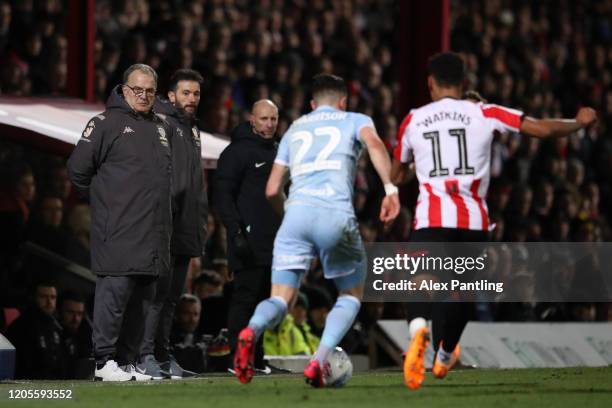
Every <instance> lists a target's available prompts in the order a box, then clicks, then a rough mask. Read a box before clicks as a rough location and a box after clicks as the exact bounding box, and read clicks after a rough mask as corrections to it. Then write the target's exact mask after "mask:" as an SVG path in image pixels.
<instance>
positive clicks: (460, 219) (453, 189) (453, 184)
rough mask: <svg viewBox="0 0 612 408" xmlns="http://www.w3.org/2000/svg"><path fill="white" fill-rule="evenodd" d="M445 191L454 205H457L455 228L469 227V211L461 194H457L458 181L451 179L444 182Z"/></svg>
mask: <svg viewBox="0 0 612 408" xmlns="http://www.w3.org/2000/svg"><path fill="white" fill-rule="evenodd" d="M444 187H445V188H446V192H447V193H448V195H449V196H450V198H451V200H453V203H455V207H457V228H463V229H469V228H470V212H469V211H468V208H467V206H466V205H465V201H464V200H463V197H461V194H459V182H458V181H457V180H454V179H451V180H446V181H445V182H444Z"/></svg>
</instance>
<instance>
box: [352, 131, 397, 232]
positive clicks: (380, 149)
mask: <svg viewBox="0 0 612 408" xmlns="http://www.w3.org/2000/svg"><path fill="white" fill-rule="evenodd" d="M359 135H360V136H361V140H363V141H364V143H365V144H366V147H367V149H368V153H369V154H370V160H371V161H372V164H373V165H374V168H375V169H376V172H377V173H378V176H379V177H380V179H381V181H382V182H383V184H384V186H385V193H386V196H385V198H384V199H383V202H382V204H381V206H380V220H381V221H382V222H383V223H385V225H389V224H390V223H391V222H393V220H395V218H396V217H397V215H398V214H399V210H400V204H399V196H398V191H397V187H395V185H393V184H392V183H391V160H390V159H389V154H388V153H387V149H386V147H385V145H384V143H383V142H382V140H380V138H379V137H378V135H377V134H376V131H375V130H374V129H372V128H371V127H364V128H363V129H361V131H360V133H359Z"/></svg>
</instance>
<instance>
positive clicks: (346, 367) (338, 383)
mask: <svg viewBox="0 0 612 408" xmlns="http://www.w3.org/2000/svg"><path fill="white" fill-rule="evenodd" d="M327 362H328V363H329V369H328V370H327V372H326V373H325V386H327V387H344V386H345V385H346V383H347V382H348V381H349V380H350V379H351V377H352V375H353V363H352V362H351V359H350V358H349V356H348V354H346V352H345V351H344V350H342V348H340V347H336V348H335V349H334V350H332V351H331V352H330V353H329V356H328V357H327Z"/></svg>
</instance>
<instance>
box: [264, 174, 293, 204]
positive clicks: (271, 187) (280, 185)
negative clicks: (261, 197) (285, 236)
mask: <svg viewBox="0 0 612 408" xmlns="http://www.w3.org/2000/svg"><path fill="white" fill-rule="evenodd" d="M288 170H289V169H288V168H287V167H286V166H283V165H282V164H278V163H274V165H273V166H272V171H271V172H270V177H268V184H267V185H266V198H267V199H268V200H269V201H270V204H272V207H273V208H274V211H276V212H277V213H279V214H280V215H283V214H284V212H285V209H284V207H285V200H286V199H287V196H285V191H284V188H285V183H286V182H287V179H288V177H287V176H288V174H289V171H288Z"/></svg>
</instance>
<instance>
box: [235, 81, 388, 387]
mask: <svg viewBox="0 0 612 408" xmlns="http://www.w3.org/2000/svg"><path fill="white" fill-rule="evenodd" d="M312 96H313V100H312V101H311V103H310V104H311V107H312V108H313V111H312V112H311V113H309V114H307V115H304V116H302V117H301V118H299V119H297V120H296V121H295V122H293V124H292V125H291V127H290V128H289V129H288V130H287V132H286V133H285V135H284V137H283V139H282V140H281V143H280V146H279V149H278V153H277V156H276V160H275V163H274V166H273V168H272V172H271V174H270V178H269V179H268V184H267V186H266V196H267V197H268V199H269V200H270V201H271V203H272V205H273V206H274V208H275V209H276V210H277V211H278V212H279V213H281V214H282V213H283V212H284V218H283V222H282V225H281V227H280V229H279V231H278V233H277V235H276V240H275V241H274V253H273V261H272V291H271V297H270V298H268V299H266V300H264V301H262V302H261V303H259V305H258V306H257V308H256V309H255V313H254V314H253V316H252V317H251V320H250V322H249V325H248V327H246V328H245V329H243V330H242V331H241V332H240V335H239V336H238V346H237V349H236V354H235V356H234V370H235V374H236V376H237V377H238V379H239V380H240V382H242V383H248V382H249V381H251V378H252V377H253V374H254V366H253V354H254V348H255V343H256V341H257V340H258V338H259V337H260V336H261V334H262V333H263V332H264V330H265V329H267V328H272V327H275V326H276V325H278V324H279V323H280V322H281V321H282V320H283V318H284V317H285V314H286V313H287V305H288V304H290V303H291V301H292V300H293V299H294V297H295V296H296V294H297V291H298V288H299V286H300V282H301V280H302V277H303V276H304V274H305V273H306V271H307V270H308V269H309V267H310V263H311V261H312V259H313V258H314V257H315V256H318V257H319V258H320V260H321V263H322V265H323V271H324V274H325V278H327V279H332V280H333V281H334V283H335V285H336V287H337V288H338V292H339V296H338V299H337V301H336V304H335V305H334V307H333V309H332V310H331V311H330V312H329V314H328V315H327V320H326V323H325V329H324V331H323V336H322V337H321V343H320V345H319V348H318V349H317V351H316V353H315V355H314V357H313V359H312V360H311V361H310V363H309V364H308V366H307V367H306V369H305V370H304V376H305V377H306V381H307V382H308V383H309V384H310V385H312V386H313V387H324V386H325V381H324V373H325V369H326V363H327V361H326V360H327V355H328V354H329V352H330V351H331V350H333V349H334V348H335V347H336V345H337V344H338V343H339V342H340V340H342V338H343V337H344V335H345V334H346V332H347V330H348V329H349V328H350V327H351V325H352V324H353V321H354V320H355V317H356V316H357V312H358V311H359V308H360V305H361V298H362V297H363V288H364V280H365V270H366V254H365V251H364V248H363V244H362V242H361V237H360V235H359V229H358V226H357V221H356V218H355V213H354V209H353V183H354V178H355V168H356V165H357V160H358V158H359V155H360V153H361V151H362V149H363V147H366V148H367V149H368V152H369V155H370V159H371V161H372V163H373V164H374V167H375V169H376V172H377V173H378V175H379V176H380V178H381V180H382V182H383V184H384V186H385V193H386V196H385V198H384V199H383V201H382V204H381V209H380V220H381V221H382V222H384V223H385V224H387V225H388V224H390V223H391V222H393V220H394V219H395V218H396V217H397V215H398V213H399V208H400V204H399V198H398V194H397V187H395V186H394V185H393V184H391V182H390V172H391V161H390V159H389V155H388V154H387V150H386V148H385V146H384V144H383V142H382V141H381V140H380V138H379V137H378V135H377V133H376V129H375V128H374V123H373V122H372V119H370V118H369V117H368V116H366V115H362V114H360V113H353V112H345V109H346V101H347V92H346V85H345V83H344V80H343V79H342V78H340V77H337V76H334V75H327V74H320V75H317V76H315V77H314V79H313V84H312ZM288 173H289V174H290V176H291V188H290V191H289V199H288V200H285V195H284V191H283V187H284V185H285V183H286V181H287V174H288ZM285 201H286V202H285Z"/></svg>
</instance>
